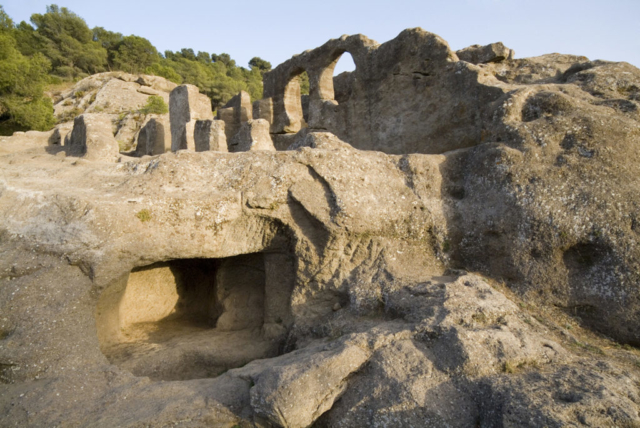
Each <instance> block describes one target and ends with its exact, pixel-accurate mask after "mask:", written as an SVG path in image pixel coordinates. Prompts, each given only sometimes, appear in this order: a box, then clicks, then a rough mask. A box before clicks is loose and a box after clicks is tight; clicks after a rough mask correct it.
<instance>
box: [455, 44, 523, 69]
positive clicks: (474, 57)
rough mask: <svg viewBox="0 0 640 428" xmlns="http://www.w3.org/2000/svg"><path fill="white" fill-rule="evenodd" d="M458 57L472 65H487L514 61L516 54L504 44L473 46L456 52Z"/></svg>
mask: <svg viewBox="0 0 640 428" xmlns="http://www.w3.org/2000/svg"><path fill="white" fill-rule="evenodd" d="M456 55H458V58H460V59H461V60H462V61H467V62H470V63H472V64H486V63H488V62H501V61H504V60H505V59H513V57H514V55H515V53H514V51H513V49H509V48H508V47H506V46H505V45H503V44H502V42H498V43H491V44H489V45H486V46H481V45H473V46H469V47H467V48H464V49H460V50H459V51H456Z"/></svg>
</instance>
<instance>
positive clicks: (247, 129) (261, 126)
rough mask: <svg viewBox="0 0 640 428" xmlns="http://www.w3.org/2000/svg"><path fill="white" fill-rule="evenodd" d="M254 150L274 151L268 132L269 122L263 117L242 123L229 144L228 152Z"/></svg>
mask: <svg viewBox="0 0 640 428" xmlns="http://www.w3.org/2000/svg"><path fill="white" fill-rule="evenodd" d="M254 150H271V151H275V147H274V146H273V141H272V140H271V134H269V122H267V121H266V120H264V119H255V120H249V121H248V122H245V123H243V124H242V126H241V127H240V130H239V131H238V132H237V133H236V135H235V136H234V137H233V138H232V139H231V143H230V144H229V151H230V152H248V151H254Z"/></svg>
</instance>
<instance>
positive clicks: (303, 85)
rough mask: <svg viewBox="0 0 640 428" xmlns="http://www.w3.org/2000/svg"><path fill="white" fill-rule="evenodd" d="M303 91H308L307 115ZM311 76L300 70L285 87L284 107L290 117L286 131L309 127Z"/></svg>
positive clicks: (291, 131) (306, 96)
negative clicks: (304, 107)
mask: <svg viewBox="0 0 640 428" xmlns="http://www.w3.org/2000/svg"><path fill="white" fill-rule="evenodd" d="M303 91H304V92H306V94H305V98H306V104H307V116H305V114H304V109H303ZM308 94H309V76H308V75H307V72H306V71H305V70H299V71H298V72H297V73H296V74H294V75H293V77H291V80H289V83H287V86H286V87H285V89H284V107H285V110H286V112H287V117H288V119H289V124H288V126H286V127H285V132H286V133H296V132H298V131H300V129H302V128H306V127H307V120H306V119H307V118H308V105H309V103H308V99H309V98H308V97H309V95H308Z"/></svg>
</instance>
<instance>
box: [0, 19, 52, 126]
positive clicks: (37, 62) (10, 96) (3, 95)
mask: <svg viewBox="0 0 640 428" xmlns="http://www.w3.org/2000/svg"><path fill="white" fill-rule="evenodd" d="M50 67H51V64H50V63H49V61H48V60H47V58H45V57H44V55H42V54H35V55H34V56H33V57H31V58H27V57H25V56H23V55H22V54H21V53H20V51H19V50H18V48H17V45H16V41H15V39H14V38H13V37H11V35H10V34H9V33H8V32H6V31H2V32H0V133H1V134H5V135H6V134H10V133H11V132H13V131H16V130H28V129H35V130H40V131H45V130H47V129H50V128H51V127H52V126H53V125H54V124H55V120H54V118H53V104H52V102H51V100H50V99H49V98H47V97H45V96H43V91H44V88H45V86H46V84H47V83H48V80H49V79H48V76H47V73H48V71H49V70H50Z"/></svg>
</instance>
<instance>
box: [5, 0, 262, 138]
mask: <svg viewBox="0 0 640 428" xmlns="http://www.w3.org/2000/svg"><path fill="white" fill-rule="evenodd" d="M30 21H31V23H27V22H24V21H23V22H20V23H19V24H17V25H16V24H15V23H14V22H13V21H12V20H11V18H10V17H9V16H8V15H7V14H6V13H5V11H4V9H3V8H2V6H1V5H0V135H9V134H11V133H12V132H14V131H16V130H27V129H36V130H47V129H50V128H51V127H52V126H53V125H54V123H55V120H54V118H53V106H52V103H51V100H50V99H49V98H48V97H46V96H44V91H45V89H46V87H47V85H48V84H60V83H62V82H73V81H77V80H80V79H82V78H84V77H86V76H88V75H91V74H95V73H100V72H104V71H124V72H127V73H132V74H138V73H144V74H152V75H156V76H161V77H164V78H166V79H168V80H171V81H172V82H175V83H178V84H182V83H190V84H193V85H196V86H197V87H198V88H199V89H200V92H202V93H204V94H206V95H207V96H208V97H209V98H211V104H212V107H213V109H217V108H218V107H220V106H222V105H224V104H225V103H226V102H227V101H228V100H229V99H230V98H231V97H233V96H234V95H235V94H237V93H238V92H239V91H241V90H242V91H246V92H248V93H249V94H250V95H251V98H252V99H254V100H255V99H260V98H262V75H263V74H264V73H265V72H266V71H269V70H270V69H271V64H270V63H269V62H268V61H265V60H263V59H261V58H259V57H254V58H252V59H251V61H249V68H248V69H247V68H244V67H239V66H238V65H236V62H235V61H234V60H233V59H231V56H230V55H229V54H227V53H221V54H215V53H212V54H210V53H208V52H197V53H196V52H194V50H193V49H189V48H184V49H181V50H180V51H177V52H172V51H165V52H164V53H159V52H158V50H157V49H156V48H155V47H154V46H153V44H151V42H150V41H149V40H147V39H145V38H144V37H140V36H135V35H130V36H123V35H122V34H121V33H116V32H112V31H109V30H107V29H105V28H103V27H95V28H93V29H90V28H89V27H88V25H87V24H86V22H85V21H84V19H82V18H81V17H80V16H78V15H76V14H75V13H73V12H72V11H70V10H69V9H67V8H65V7H58V6H57V5H55V4H53V5H50V6H47V9H46V13H44V14H38V13H36V14H33V15H31V19H30Z"/></svg>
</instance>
